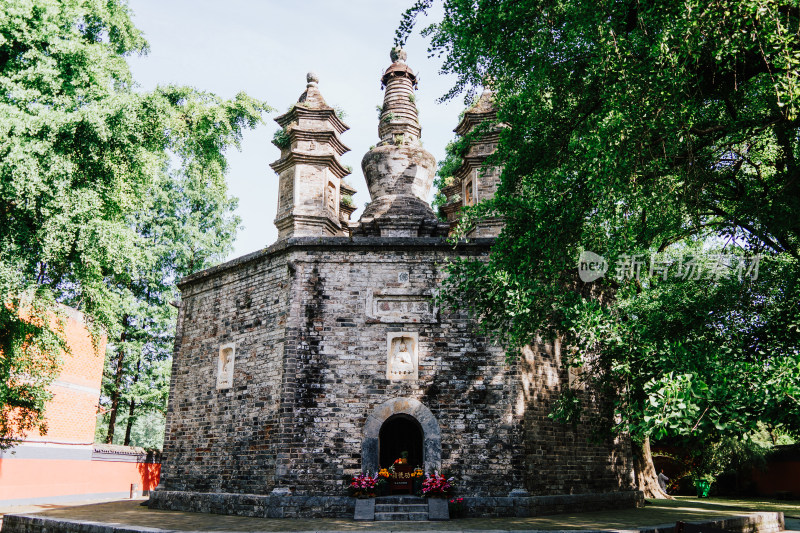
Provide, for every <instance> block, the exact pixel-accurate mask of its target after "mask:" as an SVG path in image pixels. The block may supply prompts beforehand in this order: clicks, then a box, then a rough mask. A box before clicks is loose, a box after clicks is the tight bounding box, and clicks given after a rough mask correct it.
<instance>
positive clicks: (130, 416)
mask: <svg viewBox="0 0 800 533" xmlns="http://www.w3.org/2000/svg"><path fill="white" fill-rule="evenodd" d="M135 406H136V402H134V401H133V398H131V408H130V410H129V411H128V424H127V427H126V428H125V442H123V443H122V444H123V446H130V445H131V427H133V409H134V407H135Z"/></svg>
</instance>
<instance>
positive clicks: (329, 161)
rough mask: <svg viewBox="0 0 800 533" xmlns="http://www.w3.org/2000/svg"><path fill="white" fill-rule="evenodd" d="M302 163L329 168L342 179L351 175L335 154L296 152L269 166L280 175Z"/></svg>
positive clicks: (293, 151)
mask: <svg viewBox="0 0 800 533" xmlns="http://www.w3.org/2000/svg"><path fill="white" fill-rule="evenodd" d="M302 163H305V164H307V165H324V166H327V167H328V168H330V169H331V172H333V174H334V175H335V176H336V177H338V178H340V179H341V178H344V177H345V176H348V175H350V174H351V172H350V171H349V170H347V168H345V167H344V165H342V163H341V161H339V158H338V157H337V156H335V155H333V154H324V155H318V154H309V153H306V152H300V151H296V150H292V151H290V152H289V153H288V154H286V156H285V157H282V158H280V159H278V160H277V161H275V162H274V163H270V165H269V166H270V168H272V170H274V171H275V172H276V173H278V174H280V173H281V172H283V171H284V170H286V169H287V168H289V167H290V166H292V165H297V164H302Z"/></svg>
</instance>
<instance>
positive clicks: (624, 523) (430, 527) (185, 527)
mask: <svg viewBox="0 0 800 533" xmlns="http://www.w3.org/2000/svg"><path fill="white" fill-rule="evenodd" d="M142 501H143V500H122V501H115V502H105V503H97V504H92V505H79V506H70V507H60V508H54V509H48V510H44V511H39V512H37V513H36V514H37V515H39V516H47V517H51V518H56V519H64V520H78V521H82V522H94V523H98V522H102V523H105V524H108V525H124V526H134V527H137V526H138V527H147V528H158V529H163V530H171V531H309V532H310V531H510V530H515V531H518V530H562V531H564V530H593V531H626V530H636V529H640V528H644V527H648V526H655V525H659V524H674V523H675V522H676V521H678V520H684V521H686V520H689V521H694V520H709V519H712V518H717V517H730V516H742V515H746V514H749V513H752V512H759V511H781V512H784V513H785V516H786V522H787V523H786V530H787V531H797V530H800V501H775V500H730V499H704V500H701V499H697V498H690V497H679V498H678V499H676V500H672V501H664V500H652V501H649V502H648V505H646V506H645V507H644V508H643V509H629V510H617V511H601V512H594V513H576V514H560V515H550V516H541V517H533V518H486V519H483V518H463V519H457V520H450V521H449V522H355V521H353V520H345V519H319V518H317V519H307V520H303V519H268V518H250V517H242V516H224V515H215V514H204V513H188V512H180V511H156V510H150V509H148V508H147V507H143V506H142V505H140V504H141V503H142ZM34 510H37V509H32V508H31V507H28V508H25V509H13V508H7V509H0V511H3V512H6V513H9V514H29V513H31V511H34Z"/></svg>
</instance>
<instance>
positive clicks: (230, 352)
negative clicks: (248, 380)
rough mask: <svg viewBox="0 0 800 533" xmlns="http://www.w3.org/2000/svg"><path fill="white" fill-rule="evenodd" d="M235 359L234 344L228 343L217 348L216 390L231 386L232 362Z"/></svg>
mask: <svg viewBox="0 0 800 533" xmlns="http://www.w3.org/2000/svg"><path fill="white" fill-rule="evenodd" d="M235 357H236V344H235V343H233V342H229V343H228V344H223V345H222V346H220V347H219V358H218V360H217V390H221V389H230V388H231V387H232V386H233V361H234V359H235Z"/></svg>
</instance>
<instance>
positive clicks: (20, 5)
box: [0, 0, 268, 447]
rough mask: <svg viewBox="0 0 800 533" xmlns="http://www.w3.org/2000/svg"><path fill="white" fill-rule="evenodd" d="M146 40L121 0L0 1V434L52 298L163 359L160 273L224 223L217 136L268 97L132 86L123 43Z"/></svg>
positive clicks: (211, 241) (26, 403) (35, 404)
mask: <svg viewBox="0 0 800 533" xmlns="http://www.w3.org/2000/svg"><path fill="white" fill-rule="evenodd" d="M146 49H147V43H146V42H145V40H144V38H143V37H142V35H141V33H140V32H139V30H137V29H136V28H135V27H134V26H133V24H132V22H131V19H130V14H129V12H128V7H127V4H126V3H125V2H124V1H122V0H109V1H105V2H97V1H91V0H70V1H62V2H59V1H55V0H13V1H8V0H2V1H0V211H1V212H2V223H1V224H0V289H2V294H1V295H0V297H1V298H2V301H3V305H0V322H2V326H3V327H2V328H0V351H1V352H2V357H3V363H2V367H1V369H2V371H3V372H4V374H3V375H2V376H0V390H2V393H1V394H0V399H1V400H2V409H3V416H2V418H3V423H2V427H0V447H8V446H9V445H11V444H12V442H13V439H14V438H16V437H19V436H20V435H21V434H22V432H24V431H27V430H31V429H34V428H36V427H39V428H40V429H42V430H43V429H44V428H43V427H41V425H42V421H43V418H42V409H43V406H44V404H45V402H46V400H47V398H48V393H47V391H46V388H45V387H46V385H47V383H48V382H50V381H52V379H54V377H55V375H56V371H57V364H56V360H57V358H58V354H59V352H60V349H61V348H63V342H62V341H61V338H60V335H59V331H58V327H57V321H55V322H53V321H52V320H51V319H50V318H49V317H50V316H52V312H53V310H54V309H55V303H56V302H63V303H65V304H67V305H71V306H73V307H76V308H78V309H80V310H82V311H83V312H84V313H85V315H86V317H87V319H88V322H89V325H90V327H91V329H92V331H93V333H94V334H95V336H96V338H97V335H99V334H100V332H101V331H103V332H105V333H107V335H108V339H109V343H110V345H111V349H112V350H124V351H132V352H136V353H140V354H149V353H151V352H158V353H159V354H161V355H159V356H158V357H161V358H162V359H163V357H165V355H163V354H164V350H163V348H161V347H159V348H153V347H152V346H154V342H155V341H153V340H152V339H153V338H157V339H158V342H157V343H156V344H159V346H162V345H167V344H169V342H168V340H167V337H168V336H169V335H170V333H169V332H170V327H171V326H169V325H168V324H169V323H171V320H172V317H171V316H170V313H171V311H168V305H167V304H168V302H169V301H170V300H169V298H171V297H172V294H173V291H174V289H172V285H174V282H175V279H176V277H178V276H180V275H183V274H185V273H188V272H191V271H193V270H196V269H199V268H202V267H204V266H207V265H208V264H210V262H212V261H214V260H216V259H218V258H219V257H220V255H221V254H222V253H223V252H224V250H225V249H226V247H227V246H229V244H230V241H231V238H232V234H233V231H234V230H235V227H236V225H237V222H236V220H235V218H234V217H233V215H232V214H231V209H232V207H233V203H232V201H231V200H230V199H229V198H227V195H226V189H225V183H224V179H223V175H224V172H225V169H226V161H225V156H224V152H225V149H226V148H227V147H230V146H238V143H239V140H240V138H241V133H242V131H243V130H244V129H246V128H249V127H253V126H254V125H255V124H257V123H258V122H260V120H261V114H262V112H263V111H265V110H268V107H267V106H266V104H264V103H263V102H260V101H257V100H255V99H252V98H250V97H248V96H247V95H245V94H239V95H237V96H236V97H235V98H234V99H232V100H223V99H220V98H218V97H216V96H214V95H211V94H206V93H201V92H198V91H196V90H194V89H189V88H185V87H160V88H158V89H156V90H155V91H152V92H136V91H134V90H133V81H132V79H131V75H130V72H129V69H128V66H127V63H126V61H125V56H127V55H129V54H134V53H143V52H145V51H146ZM148 339H149V340H148ZM134 342H135V343H138V344H137V345H136V346H133V345H131V344H130V343H134ZM139 346H141V350H140V349H139ZM137 350H140V351H137ZM148 350H149V351H148ZM148 357H149V355H142V356H141V358H142V359H147V358H148ZM12 419H16V420H17V422H11V420H12ZM13 428H18V429H19V432H16V433H15V432H14V431H11V429H13Z"/></svg>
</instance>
